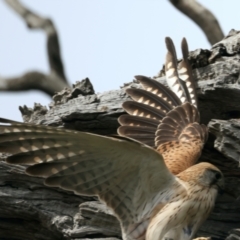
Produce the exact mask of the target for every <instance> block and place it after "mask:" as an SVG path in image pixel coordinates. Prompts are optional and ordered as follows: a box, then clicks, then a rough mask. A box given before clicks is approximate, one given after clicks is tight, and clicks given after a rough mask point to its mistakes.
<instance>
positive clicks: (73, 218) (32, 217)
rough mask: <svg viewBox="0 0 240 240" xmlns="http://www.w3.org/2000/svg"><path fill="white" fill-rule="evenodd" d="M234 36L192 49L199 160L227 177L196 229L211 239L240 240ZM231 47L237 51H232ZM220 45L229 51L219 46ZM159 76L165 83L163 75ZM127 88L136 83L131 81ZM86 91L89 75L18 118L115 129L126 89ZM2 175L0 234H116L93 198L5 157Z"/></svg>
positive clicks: (238, 59)
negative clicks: (201, 127) (205, 128)
mask: <svg viewBox="0 0 240 240" xmlns="http://www.w3.org/2000/svg"><path fill="white" fill-rule="evenodd" d="M239 40H240V34H239V33H238V32H234V31H232V32H231V34H230V35H229V36H227V37H226V39H225V40H224V41H223V42H221V43H219V44H216V45H215V46H214V48H213V49H212V50H211V51H209V50H196V51H194V52H191V54H190V60H191V63H192V66H193V67H194V68H195V69H194V70H193V72H194V75H195V77H196V80H197V85H198V88H197V90H198V97H199V106H200V112H201V118H202V122H204V123H206V124H207V123H209V122H210V123H209V128H210V133H211V134H210V137H209V140H208V142H207V144H206V146H205V148H204V151H203V154H202V156H201V159H200V161H209V162H211V163H213V164H215V165H216V166H218V167H219V168H220V169H221V170H222V171H223V173H224V175H225V179H226V193H225V194H224V195H222V196H219V198H218V201H217V204H216V207H215V209H214V211H213V213H212V214H211V215H210V217H209V218H208V220H207V221H206V222H205V223H204V224H203V226H202V227H201V229H200V231H199V232H198V236H212V238H213V239H226V237H227V236H228V235H229V236H228V238H227V239H228V240H230V239H231V240H232V239H240V231H239V229H237V228H239V226H240V201H239V198H240V187H239V186H240V168H239V167H238V166H239V156H240V150H239V149H240V120H238V119H237V118H238V117H239V116H240V104H239V103H240V86H239V83H238V81H239V76H240V55H239V54H238V53H239V52H240V50H239V49H238V48H237V46H235V45H236V44H238V41H239ZM228 45H229V46H232V47H233V48H234V47H235V48H234V49H237V50H236V51H235V52H229V51H228V50H227V49H228V47H227V46H228ZM224 48H225V50H226V51H222V50H221V49H224ZM209 61H210V62H211V63H209ZM162 72H163V71H162ZM157 80H159V81H161V82H164V81H165V78H164V77H157ZM128 85H132V87H139V85H138V83H136V82H134V83H130V84H128ZM91 88H92V86H91V83H90V82H89V80H88V79H86V80H84V82H82V83H78V84H76V86H75V88H74V89H72V90H63V91H62V92H61V93H59V94H57V95H56V96H55V97H54V102H53V103H52V104H51V108H50V110H47V109H46V108H45V107H42V106H41V105H36V106H35V108H34V109H29V108H27V107H23V108H21V111H22V114H23V117H24V119H25V121H30V122H34V123H37V124H46V125H56V126H61V127H67V128H72V129H77V130H83V131H90V132H95V133H98V134H106V135H108V134H115V133H116V129H117V127H118V122H117V118H118V116H120V115H121V114H123V113H124V111H123V110H122V108H121V104H122V102H123V101H125V100H126V99H127V98H128V97H127V96H126V94H125V92H124V88H122V89H119V90H113V91H108V92H105V93H100V94H94V92H93V91H92V90H91ZM78 94H80V95H79V96H77V95H78ZM231 118H235V119H231ZM212 119H215V120H212ZM216 119H217V120H216ZM215 138H216V140H215ZM0 174H1V178H0V194H1V197H0V239H8V238H9V236H11V239H31V240H32V239H84V238H92V239H99V238H104V239H106V238H111V239H113V238H115V239H116V238H120V237H121V233H120V228H119V223H118V221H117V220H116V218H115V217H114V216H113V215H112V213H111V211H109V210H108V209H107V208H106V207H105V206H104V205H103V204H100V203H99V202H97V201H96V199H94V198H86V197H81V196H75V195H74V194H73V193H70V192H66V191H62V190H60V189H56V188H48V187H45V186H44V185H43V184H42V182H43V181H42V179H37V178H32V177H29V176H26V175H25V174H24V167H20V166H19V167H18V166H11V165H8V164H6V163H5V162H4V161H2V162H0ZM79 204H80V206H78V205H79Z"/></svg>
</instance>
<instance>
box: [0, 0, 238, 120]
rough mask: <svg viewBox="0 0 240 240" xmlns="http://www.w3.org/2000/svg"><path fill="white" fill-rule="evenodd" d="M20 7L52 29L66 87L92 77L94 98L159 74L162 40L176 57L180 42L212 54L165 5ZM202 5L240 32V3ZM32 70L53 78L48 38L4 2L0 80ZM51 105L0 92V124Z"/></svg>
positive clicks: (70, 1) (154, 1)
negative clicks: (166, 40)
mask: <svg viewBox="0 0 240 240" xmlns="http://www.w3.org/2000/svg"><path fill="white" fill-rule="evenodd" d="M22 2H23V3H24V4H25V5H26V6H28V7H29V8H31V9H32V10H34V11H36V12H37V13H39V14H41V15H43V16H48V17H50V18H51V19H52V20H53V21H54V22H55V24H56V27H57V29H58V32H59V37H60V43H61V51H62V56H63V61H64V64H65V72H66V75H67V77H68V79H69V81H70V82H71V83H74V82H75V81H77V80H82V79H83V78H85V77H89V78H90V80H91V82H92V83H93V85H94V89H95V91H96V92H103V91H107V90H111V89H118V88H119V86H121V85H123V83H124V82H129V81H131V80H132V79H133V76H134V75H139V74H142V75H146V76H153V75H155V74H156V73H157V72H158V71H159V70H160V68H161V67H162V64H163V63H164V59H165V53H166V50H165V44H164V38H165V36H170V37H172V39H173V40H174V42H175V45H176V47H177V53H178V54H179V53H180V51H179V49H180V47H179V46H180V42H181V39H182V37H186V38H187V40H188V43H189V47H190V50H195V49H197V48H210V45H209V43H208V42H207V40H206V38H205V35H204V34H203V33H202V31H201V30H200V29H199V28H198V27H197V26H196V25H195V24H194V23H193V22H192V21H191V20H189V19H188V18H187V17H185V16H184V15H183V14H181V13H180V12H178V11H177V10H176V9H175V8H174V7H173V6H172V5H171V4H170V3H169V2H168V1H167V0H150V1H148V0H130V1H129V0H122V1H120V0H119V1H113V0H98V1H97V0H95V1H94V0H91V1H89V0H78V1H77V0H61V1H56V0H55V1H53V0H52V1H49V0H41V1H40V0H35V1H32V0H22ZM199 2H201V3H202V4H204V5H205V6H207V7H208V8H209V9H210V10H211V11H212V12H213V13H214V14H215V15H216V17H217V18H218V20H219V21H220V24H221V26H222V28H223V31H224V33H225V34H227V33H228V32H229V30H230V29H232V28H235V29H237V30H239V29H240V27H239V24H240V18H239V7H240V1H237V0H228V1H227V0H225V1H224V0H219V1H217V3H216V1H213V0H210V1H209V0H200V1H199ZM179 56H180V55H179ZM29 70H39V71H42V72H48V62H47V54H46V38H45V35H44V33H43V32H41V31H31V30H29V29H28V28H27V27H26V26H25V22H24V21H23V20H22V19H21V18H20V17H19V16H18V15H17V14H15V13H14V12H13V11H12V9H10V8H9V7H8V6H7V5H6V4H5V2H4V1H3V0H0V76H3V77H11V76H16V75H20V74H23V73H25V72H26V71H29ZM50 101H51V99H50V98H49V97H48V96H47V95H45V94H44V93H41V92H39V91H29V92H13V93H9V92H7V93H4V92H0V117H5V118H11V119H15V120H21V119H22V118H21V114H20V112H19V110H18V106H19V105H21V106H22V105H24V104H25V105H27V106H28V107H33V103H34V102H37V103H41V104H43V105H48V104H49V103H50ZM79 108H81V106H79Z"/></svg>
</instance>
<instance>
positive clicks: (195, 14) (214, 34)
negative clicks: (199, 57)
mask: <svg viewBox="0 0 240 240" xmlns="http://www.w3.org/2000/svg"><path fill="white" fill-rule="evenodd" d="M169 1H170V2H171V3H172V4H173V6H175V7H176V8H177V9H178V10H179V11H181V12H182V13H184V14H185V15H186V16H188V17H189V18H190V19H192V20H193V21H194V22H195V23H196V24H197V25H198V26H199V27H200V28H201V29H202V30H203V32H204V33H205V35H206V37H207V39H208V41H209V42H210V43H211V44H212V45H213V44H214V43H216V42H218V41H220V40H222V39H223V38H224V34H223V31H222V29H221V27H220V25H219V23H218V20H217V19H216V17H215V16H214V15H213V14H212V13H211V12H210V11H209V10H208V9H206V8H205V7H204V6H202V5H201V4H200V3H198V2H197V1H195V0H169Z"/></svg>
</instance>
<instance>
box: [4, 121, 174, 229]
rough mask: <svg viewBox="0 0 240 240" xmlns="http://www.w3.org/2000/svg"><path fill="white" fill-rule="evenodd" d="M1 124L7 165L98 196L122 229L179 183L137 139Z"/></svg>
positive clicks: (61, 186) (160, 157)
mask: <svg viewBox="0 0 240 240" xmlns="http://www.w3.org/2000/svg"><path fill="white" fill-rule="evenodd" d="M0 123H2V124H0V151H1V152H8V153H11V154H12V155H11V156H9V157H8V158H7V162H8V163H11V164H26V165H30V166H29V167H28V168H27V170H26V172H27V173H28V174H29V175H32V176H39V177H43V178H45V184H46V185H48V186H54V187H60V188H63V189H66V190H70V191H73V192H75V193H76V194H81V195H90V196H92V195H98V196H99V197H100V199H101V200H103V201H104V202H105V203H106V204H107V205H108V206H109V207H111V208H112V209H113V211H114V212H115V214H116V215H117V216H118V218H119V219H120V221H121V222H122V224H123V225H126V226H128V225H129V224H133V223H134V222H135V221H139V219H141V216H140V215H141V214H142V212H143V209H145V210H144V211H145V212H146V211H149V213H150V211H151V210H152V209H151V208H150V207H149V210H146V206H147V205H149V204H151V202H152V200H153V199H154V198H155V197H156V196H157V195H158V194H161V193H162V195H163V196H161V197H162V198H164V194H163V192H164V191H166V189H171V186H172V184H175V185H176V184H177V183H178V182H177V181H176V179H175V176H173V175H172V174H171V173H170V172H169V170H168V169H167V167H166V165H165V163H164V161H163V158H162V156H161V155H160V154H159V153H158V152H157V151H155V150H154V149H152V148H150V147H148V146H146V145H144V144H141V143H139V142H136V141H134V140H131V139H128V138H120V139H115V138H109V137H104V136H99V135H95V134H90V133H84V132H77V131H71V130H66V129H59V128H54V127H47V126H40V125H32V124H24V123H18V122H12V121H10V120H7V119H2V118H1V119H0ZM3 123H4V124H3ZM168 194H169V191H168ZM172 194H176V192H175V193H172ZM161 197H159V198H158V201H160V200H161ZM168 197H170V198H171V194H170V196H169V195H168Z"/></svg>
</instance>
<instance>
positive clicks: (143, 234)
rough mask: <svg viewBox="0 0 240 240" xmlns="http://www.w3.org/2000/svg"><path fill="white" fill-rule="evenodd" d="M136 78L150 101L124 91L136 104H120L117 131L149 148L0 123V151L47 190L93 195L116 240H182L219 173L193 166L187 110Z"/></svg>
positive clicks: (198, 144) (200, 137)
mask: <svg viewBox="0 0 240 240" xmlns="http://www.w3.org/2000/svg"><path fill="white" fill-rule="evenodd" d="M171 49H172V48H171ZM138 78H139V79H140V81H141V82H142V83H143V87H144V88H146V91H148V92H149V93H152V94H155V95H156V96H157V97H158V98H157V99H156V96H154V97H153V95H152V94H144V92H142V91H141V92H135V91H129V93H130V94H133V95H135V98H136V100H137V101H139V102H137V104H132V103H127V104H126V105H124V106H127V107H129V109H128V112H129V113H130V114H133V116H130V115H126V116H123V117H121V118H120V119H119V121H120V123H121V124H122V125H123V126H122V127H120V130H119V131H120V132H121V133H123V132H124V133H125V135H129V136H132V137H133V138H135V139H138V140H140V141H141V140H142V142H144V143H147V144H149V145H154V146H155V147H150V146H148V145H146V144H144V143H141V142H139V141H136V140H134V139H132V138H127V137H118V138H113V137H111V138H110V137H104V136H99V135H96V134H91V133H84V132H77V131H72V130H66V129H60V128H54V127H47V126H40V125H37V126H36V125H32V124H27V123H19V122H15V121H11V120H7V119H3V118H0V151H1V152H7V153H11V155H10V156H9V157H7V162H8V163H11V164H25V165H28V167H27V169H26V173H27V174H29V175H32V176H39V177H43V178H45V182H44V183H45V184H46V185H47V186H52V187H60V188H62V189H65V190H69V191H73V192H74V193H75V194H80V195H87V196H98V197H99V199H100V200H102V201H103V202H105V203H106V204H107V206H108V207H110V208H111V209H112V210H113V212H114V214H115V215H116V217H117V218H118V219H119V221H120V223H121V228H122V235H123V239H124V240H144V239H146V240H166V239H173V240H190V239H192V238H193V236H194V235H195V233H196V231H197V229H198V228H199V226H200V225H201V223H202V222H203V221H204V220H205V219H206V217H207V216H208V214H209V212H210V211H211V209H212V208H213V206H214V202H215V198H216V196H217V191H218V189H219V188H222V187H223V176H222V173H221V172H220V170H219V169H217V168H216V167H215V166H213V165H212V164H210V163H200V164H197V165H193V164H194V163H195V160H196V159H197V158H198V155H199V154H200V153H201V149H202V145H203V142H204V141H205V140H206V128H205V127H203V126H201V125H200V124H199V123H198V121H199V114H198V111H197V110H196V108H195V106H194V105H193V104H192V103H189V102H187V101H185V100H184V103H182V102H181V101H180V99H179V98H178V97H177V95H176V94H174V93H172V92H171V91H170V90H169V89H167V88H165V87H162V85H159V83H157V82H156V81H155V82H154V80H151V79H150V81H149V79H148V78H145V77H138ZM140 94H143V99H141V95H140ZM188 95H189V94H188ZM186 96H187V95H186ZM140 99H141V100H140ZM188 100H189V99H188ZM140 101H141V102H140ZM141 104H144V105H141ZM148 104H150V105H151V106H149V105H148ZM134 107H135V108H136V109H134ZM170 108H171V109H170ZM159 122H160V124H159ZM155 133H156V139H155ZM163 157H164V158H166V159H165V160H166V162H165V161H164V159H163ZM184 159H185V162H184ZM175 164H178V165H176V166H174V165H175ZM192 165H193V166H192ZM178 172H180V173H178ZM173 173H174V174H176V173H178V175H176V176H175V175H174V174H173Z"/></svg>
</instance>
